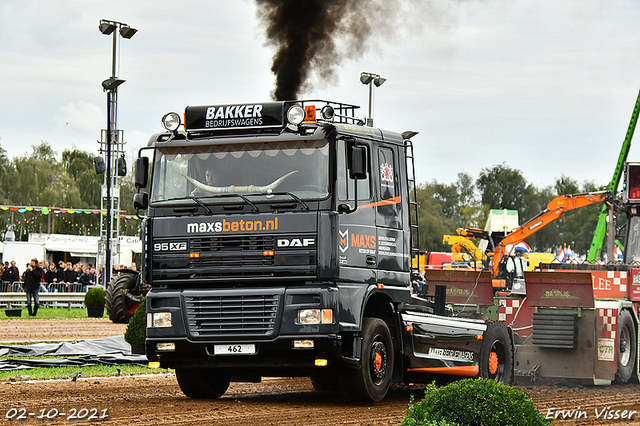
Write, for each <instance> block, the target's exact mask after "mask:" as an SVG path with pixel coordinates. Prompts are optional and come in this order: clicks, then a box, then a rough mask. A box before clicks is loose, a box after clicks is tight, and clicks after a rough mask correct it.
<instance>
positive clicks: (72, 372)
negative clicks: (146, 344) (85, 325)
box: [0, 365, 172, 382]
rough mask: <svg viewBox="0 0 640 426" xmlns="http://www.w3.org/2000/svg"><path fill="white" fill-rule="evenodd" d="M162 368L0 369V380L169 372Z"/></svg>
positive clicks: (73, 367)
mask: <svg viewBox="0 0 640 426" xmlns="http://www.w3.org/2000/svg"><path fill="white" fill-rule="evenodd" d="M171 371H172V370H168V369H164V368H156V369H151V368H148V367H141V366H139V365H118V366H114V365H91V366H88V367H77V366H69V367H36V368H31V369H26V370H8V371H0V381H1V382H8V381H14V380H51V379H63V378H69V379H72V378H73V377H104V376H118V375H135V374H160V373H167V372H171Z"/></svg>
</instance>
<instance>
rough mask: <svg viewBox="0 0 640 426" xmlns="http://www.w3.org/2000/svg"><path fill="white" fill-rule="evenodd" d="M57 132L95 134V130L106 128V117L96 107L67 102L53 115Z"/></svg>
mask: <svg viewBox="0 0 640 426" xmlns="http://www.w3.org/2000/svg"><path fill="white" fill-rule="evenodd" d="M55 124H56V131H57V132H66V131H71V132H73V131H79V132H82V133H85V132H88V133H95V132H96V129H100V128H101V127H106V125H107V123H106V116H105V114H104V112H103V111H102V110H101V109H100V107H98V106H97V105H94V104H91V103H88V102H85V101H78V102H69V103H68V104H66V105H65V106H63V107H60V108H59V109H58V113H57V114H56V115H55Z"/></svg>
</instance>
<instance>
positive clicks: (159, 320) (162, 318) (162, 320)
mask: <svg viewBox="0 0 640 426" xmlns="http://www.w3.org/2000/svg"><path fill="white" fill-rule="evenodd" d="M149 315H151V321H150V322H149V326H150V327H159V328H163V327H172V326H173V323H172V321H171V312H153V313H150V314H149Z"/></svg>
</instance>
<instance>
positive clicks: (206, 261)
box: [151, 234, 317, 284]
mask: <svg viewBox="0 0 640 426" xmlns="http://www.w3.org/2000/svg"><path fill="white" fill-rule="evenodd" d="M307 235H308V234H300V235H297V236H296V237H297V238H304V237H306V236H307ZM311 236H312V235H311ZM172 241H173V240H171V239H161V238H158V239H157V240H155V241H154V243H155V244H161V243H165V242H166V243H171V242H172ZM275 241H276V237H275V236H273V235H216V236H201V237H194V238H190V239H189V240H188V251H183V252H177V251H166V252H163V251H159V252H154V253H153V256H152V261H151V265H152V280H153V282H154V283H158V284H160V283H165V282H176V281H183V280H215V279H234V278H238V279H250V278H256V279H274V278H281V279H301V278H303V279H304V278H308V277H313V276H315V275H316V263H317V258H316V249H315V247H313V248H306V247H295V248H289V247H287V248H277V247H276V243H275ZM272 251H275V253H276V254H275V256H274V255H269V254H265V252H266V253H269V252H272ZM189 253H198V256H197V257H190V256H189Z"/></svg>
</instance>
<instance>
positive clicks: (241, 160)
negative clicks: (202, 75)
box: [134, 100, 513, 401]
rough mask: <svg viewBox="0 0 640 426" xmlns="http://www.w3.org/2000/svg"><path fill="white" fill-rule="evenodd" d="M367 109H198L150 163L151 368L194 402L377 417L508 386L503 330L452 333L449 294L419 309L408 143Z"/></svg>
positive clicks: (300, 104) (157, 146)
mask: <svg viewBox="0 0 640 426" xmlns="http://www.w3.org/2000/svg"><path fill="white" fill-rule="evenodd" d="M356 108H357V107H356V106H354V105H349V104H343V103H337V102H329V101H318V100H313V101H280V102H266V103H255V104H224V105H206V106H195V107H191V106H190V107H187V108H186V109H185V113H184V122H183V118H182V117H180V115H178V114H175V113H171V114H167V115H166V116H165V118H164V119H163V122H164V124H165V128H166V129H167V131H165V132H163V133H158V134H156V135H153V136H152V137H151V139H150V141H149V144H148V146H147V147H146V148H143V149H141V150H140V156H139V158H138V160H137V161H136V172H135V174H136V178H135V180H136V186H137V187H138V189H139V192H138V194H136V196H135V197H134V204H135V206H136V208H137V209H139V210H146V217H145V219H144V221H143V226H142V228H143V229H142V240H143V246H144V247H143V262H142V263H143V265H142V271H141V279H142V281H143V282H144V283H146V284H148V285H149V286H150V291H149V292H148V294H147V300H146V306H147V327H148V328H147V339H146V353H147V357H148V359H149V360H150V361H155V362H159V363H160V365H161V366H162V367H166V368H173V369H175V371H176V376H177V380H178V383H179V385H180V388H181V389H182V391H183V392H184V393H185V394H186V395H188V396H190V397H194V398H216V397H219V396H221V395H223V394H224V393H225V391H226V390H227V387H228V386H229V383H230V382H231V381H251V382H259V381H260V380H261V378H262V377H265V376H308V377H311V378H312V381H313V384H314V386H315V387H316V388H317V389H325V390H326V389H336V390H338V389H340V390H342V392H343V393H344V394H345V395H347V396H349V397H352V398H355V399H360V400H369V401H378V400H380V399H382V398H383V397H384V396H385V394H386V393H387V390H388V389H389V385H390V384H391V383H392V382H403V381H406V380H409V379H411V380H412V381H417V380H420V379H424V380H427V377H430V376H429V375H432V374H454V375H458V376H459V375H462V376H470V377H474V376H484V377H492V378H494V379H496V380H500V381H504V382H509V381H510V378H511V375H512V369H513V365H512V357H513V344H512V342H511V339H510V336H509V333H508V330H507V328H506V327H505V326H504V325H502V324H501V323H497V322H496V323H492V322H487V321H484V320H482V319H462V318H455V317H451V316H450V312H449V311H448V310H447V309H446V306H445V298H446V294H445V292H444V291H443V290H444V289H443V288H441V289H439V290H438V289H436V288H433V289H431V291H432V293H433V294H431V295H423V297H418V296H417V295H414V294H412V292H411V285H410V273H411V270H410V259H411V255H412V248H413V247H412V246H414V245H416V244H417V237H416V235H417V232H418V227H417V203H416V202H415V191H414V190H415V181H414V180H413V178H412V177H411V176H412V173H413V162H412V161H411V160H412V158H413V148H412V145H411V141H410V140H409V136H411V135H410V134H408V133H407V134H405V135H404V136H403V135H401V134H399V133H396V132H388V131H384V130H380V129H377V128H372V127H367V126H364V123H362V122H360V121H359V120H358V119H357V118H356V117H355V110H356ZM408 159H409V161H407V160H408ZM407 164H409V167H407ZM148 180H150V185H147V183H149V182H148ZM412 185H413V191H412V190H411V187H412ZM147 186H150V188H149V189H148V192H146V191H147V189H145V188H147ZM143 190H144V191H143Z"/></svg>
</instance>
